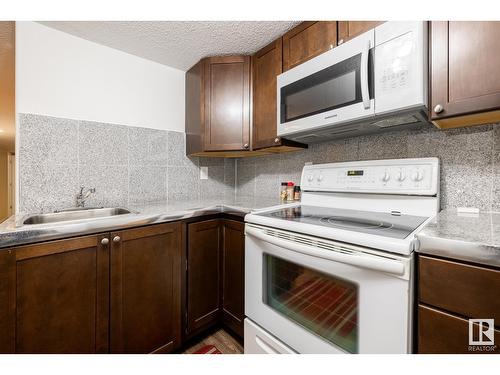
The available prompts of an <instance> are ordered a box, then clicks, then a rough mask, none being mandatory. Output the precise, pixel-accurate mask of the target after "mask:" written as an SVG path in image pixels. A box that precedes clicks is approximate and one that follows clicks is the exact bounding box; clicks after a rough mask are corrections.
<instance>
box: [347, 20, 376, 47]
mask: <svg viewBox="0 0 500 375" xmlns="http://www.w3.org/2000/svg"><path fill="white" fill-rule="evenodd" d="M383 22H384V21H338V43H337V44H342V43H345V42H347V41H348V40H349V39H352V38H354V37H356V36H358V35H360V34H363V33H364V32H365V31H368V30H371V29H373V28H375V27H376V26H378V25H380V24H381V23H383Z"/></svg>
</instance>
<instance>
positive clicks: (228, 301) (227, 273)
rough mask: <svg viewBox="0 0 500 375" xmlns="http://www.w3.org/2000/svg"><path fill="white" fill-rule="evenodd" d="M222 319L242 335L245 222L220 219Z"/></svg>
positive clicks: (226, 324)
mask: <svg viewBox="0 0 500 375" xmlns="http://www.w3.org/2000/svg"><path fill="white" fill-rule="evenodd" d="M222 234H223V241H222V260H223V267H222V280H223V285H222V291H223V297H222V315H223V316H222V319H223V322H224V325H225V326H227V327H229V328H230V329H231V330H232V331H233V332H235V333H236V334H238V335H239V336H240V337H243V320H244V319H245V277H244V275H245V224H244V223H240V222H238V221H231V220H223V221H222Z"/></svg>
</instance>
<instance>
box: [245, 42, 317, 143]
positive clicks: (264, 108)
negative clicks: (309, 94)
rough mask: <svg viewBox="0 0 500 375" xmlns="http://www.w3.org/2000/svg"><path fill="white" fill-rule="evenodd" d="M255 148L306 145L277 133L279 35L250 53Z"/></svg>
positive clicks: (280, 43)
mask: <svg viewBox="0 0 500 375" xmlns="http://www.w3.org/2000/svg"><path fill="white" fill-rule="evenodd" d="M252 66H253V70H252V72H253V73H252V76H253V134H252V148H253V149H254V150H262V149H264V150H265V149H267V150H269V149H270V148H272V149H273V150H275V151H279V150H278V149H281V151H285V149H287V151H291V150H294V149H302V148H304V147H307V146H305V145H302V144H300V143H297V142H293V141H288V140H286V139H283V138H281V137H278V133H277V131H278V128H277V117H276V113H277V112H276V111H277V102H276V101H277V92H276V90H277V86H276V77H277V76H278V75H279V74H281V72H282V39H281V38H279V39H278V40H276V41H274V42H272V43H271V44H269V45H267V46H266V47H264V48H263V49H261V50H260V51H258V52H257V53H256V54H255V55H253V57H252Z"/></svg>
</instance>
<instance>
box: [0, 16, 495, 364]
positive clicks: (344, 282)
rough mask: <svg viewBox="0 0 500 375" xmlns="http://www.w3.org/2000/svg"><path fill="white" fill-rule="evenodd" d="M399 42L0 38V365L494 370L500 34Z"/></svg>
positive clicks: (459, 30)
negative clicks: (373, 359) (224, 357)
mask: <svg viewBox="0 0 500 375" xmlns="http://www.w3.org/2000/svg"><path fill="white" fill-rule="evenodd" d="M256 18H258V17H256ZM399 18H400V19H401V18H402V17H399ZM233 19H234V18H233ZM313 19H314V18H313ZM396 19H397V18H396ZM396 19H394V20H389V21H383V20H382V21H375V20H370V21H360V20H355V21H348V20H346V19H345V17H339V19H338V20H320V21H294V20H290V21H117V22H113V21H98V20H95V21H2V22H0V24H1V26H2V27H1V29H0V30H1V31H2V38H1V39H0V40H1V41H2V44H1V46H0V47H1V48H2V55H1V56H2V74H5V75H9V77H10V79H11V81H13V82H15V84H11V85H10V86H8V85H3V86H4V87H2V90H4V91H9V92H8V93H6V94H5V97H10V98H12V97H15V106H14V103H12V101H11V102H8V101H2V103H10V105H3V106H2V111H5V112H8V115H6V116H3V117H5V118H8V119H9V120H7V121H5V123H6V124H7V123H9V125H4V122H2V125H1V126H2V129H3V128H4V126H5V129H6V131H5V132H4V133H1V134H0V136H1V137H2V140H3V139H4V138H5V139H7V138H8V141H6V142H5V144H8V147H3V143H1V145H2V152H3V151H4V149H5V154H6V157H5V161H3V159H2V160H1V162H2V165H4V166H5V168H4V169H5V170H6V172H5V178H4V175H2V181H6V182H7V183H6V184H5V187H4V188H3V189H4V190H2V191H1V192H2V194H1V197H2V199H3V202H2V204H4V203H5V207H6V210H5V212H6V213H5V214H4V215H2V214H0V217H5V220H4V221H3V222H2V223H0V332H2V334H1V335H0V353H2V354H83V353H85V354H148V353H172V354H188V353H189V354H191V353H197V354H213V353H222V354H258V353H268V354H278V353H284V354H297V353H303V354H333V353H337V354H348V353H353V354H438V353H440V354H474V353H485V352H487V353H496V354H498V353H499V349H498V346H497V345H496V343H497V342H498V340H500V302H499V301H500V300H499V299H498V292H497V290H498V288H499V287H500V242H499V240H498V238H497V237H498V235H497V232H498V230H500V224H499V223H500V215H499V214H498V213H497V211H498V208H499V207H500V195H499V192H498V189H497V188H496V186H497V185H498V183H497V175H498V171H497V166H498V165H499V161H498V155H500V154H499V149H500V146H499V145H500V130H499V129H500V128H498V127H497V123H499V122H500V75H499V73H498V68H497V64H496V61H497V60H498V50H500V22H496V21H422V20H420V21H397V20H396ZM422 19H426V18H424V17H422ZM4 67H10V70H8V69H7V68H4ZM13 67H15V71H14V69H13ZM12 77H14V78H15V79H14V80H13V79H12ZM7 81H8V80H7V79H2V82H7ZM9 82H10V81H9ZM2 95H3V92H2ZM7 126H9V128H7ZM7 129H9V131H7ZM11 129H14V130H15V132H14V131H12V132H11ZM7 136H8V137H7ZM0 171H3V169H2V170H0ZM2 173H4V172H2ZM4 198H5V199H4ZM0 207H3V206H0ZM188 357H189V356H188ZM342 357H344V356H342ZM407 357H413V356H407ZM472 357H474V356H472ZM495 357H496V356H495Z"/></svg>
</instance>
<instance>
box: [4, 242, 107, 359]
mask: <svg viewBox="0 0 500 375" xmlns="http://www.w3.org/2000/svg"><path fill="white" fill-rule="evenodd" d="M104 239H106V240H107V241H109V238H108V236H106V235H102V236H101V235H99V236H97V235H94V236H86V237H79V238H74V239H68V240H60V241H52V242H47V243H43V244H36V245H28V246H22V247H18V248H16V249H15V263H13V264H12V267H14V272H15V284H14V285H13V288H14V289H12V290H11V291H10V293H13V294H14V295H15V316H14V319H13V324H14V327H15V328H14V330H15V338H14V345H13V346H12V347H11V349H13V352H15V353H106V352H107V351H108V332H109V330H108V327H109V326H108V321H109V318H108V315H109V265H108V264H109V263H108V259H109V249H108V247H107V246H103V245H102V244H101V241H102V240H104ZM106 240H105V241H106Z"/></svg>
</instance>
